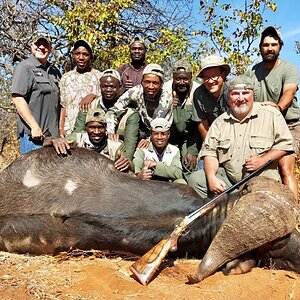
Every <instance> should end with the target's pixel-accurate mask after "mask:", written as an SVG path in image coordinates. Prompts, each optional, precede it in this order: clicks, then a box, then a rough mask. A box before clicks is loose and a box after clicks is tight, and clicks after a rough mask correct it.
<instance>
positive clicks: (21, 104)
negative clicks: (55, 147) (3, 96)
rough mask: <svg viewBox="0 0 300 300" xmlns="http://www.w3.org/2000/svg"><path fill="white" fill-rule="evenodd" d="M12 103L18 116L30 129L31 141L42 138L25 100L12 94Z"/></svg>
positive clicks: (40, 130) (41, 133) (39, 128)
mask: <svg viewBox="0 0 300 300" xmlns="http://www.w3.org/2000/svg"><path fill="white" fill-rule="evenodd" d="M12 101H13V103H14V104H15V106H16V109H17V112H18V114H19V115H20V116H21V118H22V119H23V120H24V121H25V122H26V124H27V125H28V126H29V127H30V129H31V136H32V138H33V139H39V138H41V137H42V136H43V131H42V129H41V127H40V126H39V124H38V123H37V121H36V120H35V118H34V116H33V115H32V113H31V111H30V108H29V105H28V103H27V102H26V100H25V98H24V97H22V96H21V95H19V94H12Z"/></svg>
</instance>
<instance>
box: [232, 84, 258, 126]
mask: <svg viewBox="0 0 300 300" xmlns="http://www.w3.org/2000/svg"><path fill="white" fill-rule="evenodd" d="M253 101H254V98H253V90H250V89H244V88H243V87H241V88H238V87H237V88H234V89H233V90H231V91H229V106H230V110H231V112H232V114H233V115H234V116H235V117H236V118H237V119H239V120H243V119H244V118H245V117H246V116H247V115H248V114H249V113H250V112H251V111H252V107H253Z"/></svg>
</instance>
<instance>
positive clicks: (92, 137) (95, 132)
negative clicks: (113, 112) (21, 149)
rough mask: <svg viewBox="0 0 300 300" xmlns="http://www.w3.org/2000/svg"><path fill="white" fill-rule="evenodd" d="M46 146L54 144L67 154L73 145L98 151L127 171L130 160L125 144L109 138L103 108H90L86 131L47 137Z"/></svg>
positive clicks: (60, 152) (63, 153) (117, 166)
mask: <svg viewBox="0 0 300 300" xmlns="http://www.w3.org/2000/svg"><path fill="white" fill-rule="evenodd" d="M43 145H44V146H53V147H54V148H55V150H56V152H57V153H58V154H62V155H67V154H68V150H69V149H70V148H71V147H81V148H86V149H89V150H93V151H97V152H98V153H100V154H103V155H105V156H107V157H109V158H110V159H111V160H113V161H115V168H116V169H118V170H119V171H127V170H128V169H129V168H130V162H129V160H128V159H127V158H126V157H125V156H124V154H123V152H124V149H123V144H121V143H114V142H112V141H111V140H109V139H107V135H106V119H105V112H104V111H103V109H101V108H95V109H90V110H89V111H88V113H87V115H86V121H85V131H83V132H74V133H71V134H68V135H67V136H66V137H65V138H51V137H50V138H47V139H45V141H44V144H43Z"/></svg>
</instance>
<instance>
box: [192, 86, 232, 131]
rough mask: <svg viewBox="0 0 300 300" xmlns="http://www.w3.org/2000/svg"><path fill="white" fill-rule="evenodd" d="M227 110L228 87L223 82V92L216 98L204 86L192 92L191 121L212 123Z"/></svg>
mask: <svg viewBox="0 0 300 300" xmlns="http://www.w3.org/2000/svg"><path fill="white" fill-rule="evenodd" d="M228 108H229V104H228V87H227V82H226V81H225V83H224V87H223V91H222V92H221V94H220V96H219V97H218V98H216V97H214V96H213V95H212V94H211V93H209V92H208V90H207V89H206V87H205V86H204V84H201V85H200V86H199V87H198V88H197V89H196V90H195V92H194V101H193V114H192V120H193V121H195V122H199V123H200V122H202V121H204V120H207V121H208V125H209V126H210V125H211V124H212V122H213V121H214V120H215V119H216V118H217V117H218V116H220V115H221V114H222V113H223V112H225V111H226V110H227V109H228Z"/></svg>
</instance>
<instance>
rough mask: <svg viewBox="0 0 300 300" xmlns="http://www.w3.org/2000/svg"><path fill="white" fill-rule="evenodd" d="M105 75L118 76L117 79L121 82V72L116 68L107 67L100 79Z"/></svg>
mask: <svg viewBox="0 0 300 300" xmlns="http://www.w3.org/2000/svg"><path fill="white" fill-rule="evenodd" d="M103 77H113V78H116V79H117V80H119V82H120V83H121V76H120V74H119V72H118V71H116V70H114V69H107V70H105V71H103V72H102V75H101V77H100V79H101V78H103Z"/></svg>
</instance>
